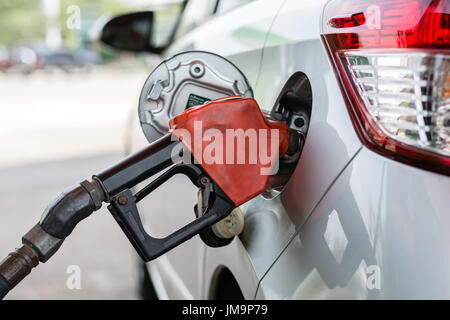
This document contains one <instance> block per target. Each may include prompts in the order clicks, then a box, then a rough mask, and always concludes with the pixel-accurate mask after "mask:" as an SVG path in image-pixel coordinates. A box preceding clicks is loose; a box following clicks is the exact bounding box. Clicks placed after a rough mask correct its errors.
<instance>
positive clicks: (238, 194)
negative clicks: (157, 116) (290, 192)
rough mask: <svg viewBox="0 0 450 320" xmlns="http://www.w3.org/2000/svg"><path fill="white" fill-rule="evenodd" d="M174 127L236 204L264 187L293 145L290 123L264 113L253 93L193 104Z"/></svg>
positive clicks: (173, 130) (174, 121)
mask: <svg viewBox="0 0 450 320" xmlns="http://www.w3.org/2000/svg"><path fill="white" fill-rule="evenodd" d="M169 127H170V131H171V132H172V134H174V135H176V136H177V137H178V138H179V139H180V141H181V142H182V143H183V144H184V145H185V146H186V147H187V148H188V150H189V151H190V152H191V154H192V155H193V157H194V158H195V160H196V161H197V162H198V163H199V164H200V165H201V167H202V168H203V169H204V170H205V171H206V173H207V174H208V175H209V176H210V177H211V179H212V180H214V182H215V183H217V185H218V186H219V187H220V188H221V189H222V190H223V192H224V193H225V194H226V195H227V196H228V197H229V198H230V199H231V200H232V201H233V203H234V205H235V206H239V205H241V204H242V203H244V202H246V201H248V200H250V199H252V198H254V197H255V196H257V195H259V194H261V193H262V192H264V190H265V189H266V187H267V184H268V181H269V176H270V175H271V174H274V173H276V170H277V168H278V159H279V158H281V157H283V156H284V155H285V154H286V151H287V149H288V146H289V128H288V126H287V125H286V124H285V123H284V122H277V121H271V120H268V119H266V118H264V116H263V114H262V112H261V110H260V109H259V106H258V104H257V102H256V101H255V100H254V99H251V98H245V99H239V98H234V99H233V98H232V99H226V100H216V101H212V102H209V103H207V104H205V105H201V106H197V107H193V108H190V109H188V110H186V111H184V112H183V113H181V114H179V115H177V116H175V117H174V118H172V119H171V120H170V122H169Z"/></svg>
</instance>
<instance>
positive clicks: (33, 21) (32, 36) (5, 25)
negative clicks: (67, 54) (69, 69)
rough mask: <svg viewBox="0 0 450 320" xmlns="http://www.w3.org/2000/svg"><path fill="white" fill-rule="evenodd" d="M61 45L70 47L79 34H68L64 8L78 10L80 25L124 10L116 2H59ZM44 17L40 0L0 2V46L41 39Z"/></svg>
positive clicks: (68, 0) (124, 10)
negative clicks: (74, 7)
mask: <svg viewBox="0 0 450 320" xmlns="http://www.w3.org/2000/svg"><path fill="white" fill-rule="evenodd" d="M60 1H61V15H60V21H59V24H60V25H61V27H62V35H63V41H64V42H65V44H66V45H68V46H69V47H70V46H74V45H77V43H78V42H79V39H78V38H79V36H80V34H79V33H77V32H76V31H75V32H74V31H73V30H68V29H67V26H66V19H67V17H68V14H67V13H66V10H67V7H69V6H70V5H78V6H79V7H80V8H81V17H82V23H83V19H84V18H85V17H90V18H93V17H98V16H100V15H101V14H105V13H107V14H111V15H113V14H116V13H123V12H126V11H127V10H128V9H127V8H126V7H125V6H124V5H123V4H121V3H119V2H118V1H117V0H94V1H92V0H60ZM46 24H47V21H46V17H45V14H44V11H43V6H42V3H41V0H0V45H6V46H9V47H13V46H16V45H21V44H26V43H29V42H30V41H33V40H36V39H43V38H44V37H45V28H46Z"/></svg>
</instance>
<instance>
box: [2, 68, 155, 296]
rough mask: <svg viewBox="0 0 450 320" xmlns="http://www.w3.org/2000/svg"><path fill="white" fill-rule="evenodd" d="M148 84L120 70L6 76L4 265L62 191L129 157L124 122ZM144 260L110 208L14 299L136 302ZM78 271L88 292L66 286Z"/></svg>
mask: <svg viewBox="0 0 450 320" xmlns="http://www.w3.org/2000/svg"><path fill="white" fill-rule="evenodd" d="M145 76H146V75H145V74H144V73H143V72H142V73H139V72H124V71H121V72H119V71H111V70H102V71H93V72H91V73H88V74H85V73H82V74H75V75H66V74H52V75H48V74H40V75H32V76H31V77H24V76H19V75H0V181H1V183H0V256H1V257H3V256H4V255H6V254H7V253H8V252H9V251H10V250H11V249H14V247H15V246H16V245H18V244H19V243H20V237H21V235H22V234H23V233H25V232H26V231H27V230H28V229H29V228H30V227H32V226H33V225H34V224H35V223H36V222H37V220H38V219H39V217H40V215H41V213H42V211H43V210H44V208H45V206H46V205H47V203H48V202H49V201H50V200H51V199H53V198H54V197H55V196H56V195H57V194H58V193H60V192H61V191H62V190H63V189H65V188H66V187H68V186H71V185H73V184H75V183H77V182H79V181H81V180H84V179H85V178H86V177H90V175H91V174H92V173H93V172H98V171H99V170H102V169H103V168H105V167H107V166H108V165H110V164H113V163H114V162H116V161H117V160H118V159H120V158H121V157H122V153H121V152H122V151H121V150H122V149H123V134H124V128H125V122H126V120H127V117H128V115H129V113H130V108H133V109H134V110H136V109H135V108H136V101H137V97H138V94H139V91H140V88H141V86H142V84H143V82H144V80H145ZM135 258H136V257H135V254H134V252H133V249H132V248H131V245H130V244H129V243H128V241H126V239H125V236H124V235H123V233H122V232H121V231H120V229H119V227H118V226H117V224H116V222H115V221H114V220H113V219H112V217H111V216H110V214H109V212H108V211H107V210H106V208H105V209H102V210H101V211H99V212H97V213H95V214H94V215H92V216H91V217H89V219H88V221H83V222H82V223H81V224H80V225H79V227H77V228H76V230H75V231H74V234H73V236H71V237H70V238H69V239H67V240H66V241H65V243H64V244H63V247H62V249H61V250H60V251H59V252H58V253H57V254H56V255H55V256H54V258H53V259H52V260H51V261H49V262H47V263H46V264H45V265H40V266H39V267H38V268H37V269H35V270H34V272H33V273H32V274H31V275H30V276H29V277H28V278H27V280H26V281H24V282H23V283H22V284H20V285H19V286H18V287H17V288H16V289H15V290H14V291H13V292H11V293H10V294H9V295H8V298H10V299H36V298H39V299H116V298H120V299H134V298H137V294H136V290H135V277H136V274H135V270H134V266H135V263H134V262H135ZM71 265H76V266H79V267H80V270H81V289H79V290H76V289H75V290H70V289H68V288H67V286H66V282H67V279H68V277H69V274H67V273H66V271H67V268H68V267H69V266H71Z"/></svg>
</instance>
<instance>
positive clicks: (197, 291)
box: [139, 0, 281, 299]
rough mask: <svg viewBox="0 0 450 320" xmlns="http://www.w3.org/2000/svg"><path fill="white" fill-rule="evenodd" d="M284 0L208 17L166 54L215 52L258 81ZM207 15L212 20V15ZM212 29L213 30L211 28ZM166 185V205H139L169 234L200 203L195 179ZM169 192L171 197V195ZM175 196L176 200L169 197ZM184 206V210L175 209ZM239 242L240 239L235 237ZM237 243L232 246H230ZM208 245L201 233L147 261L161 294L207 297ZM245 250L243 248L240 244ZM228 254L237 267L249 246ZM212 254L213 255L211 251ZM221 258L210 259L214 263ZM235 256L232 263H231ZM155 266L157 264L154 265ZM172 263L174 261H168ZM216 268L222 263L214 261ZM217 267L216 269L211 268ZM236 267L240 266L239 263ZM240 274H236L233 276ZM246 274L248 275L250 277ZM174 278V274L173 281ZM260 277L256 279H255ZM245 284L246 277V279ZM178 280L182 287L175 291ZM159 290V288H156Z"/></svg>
mask: <svg viewBox="0 0 450 320" xmlns="http://www.w3.org/2000/svg"><path fill="white" fill-rule="evenodd" d="M280 5H281V2H277V1H268V0H258V1H253V2H250V3H248V4H244V5H243V6H241V7H238V8H236V9H234V10H231V11H229V12H227V13H225V14H223V15H220V16H217V17H215V18H214V19H209V18H208V17H205V23H204V24H202V25H200V26H199V27H197V28H196V29H194V30H192V31H191V32H189V33H187V34H186V35H184V36H183V37H181V38H180V39H179V40H177V41H176V42H175V43H174V44H172V45H171V47H170V48H168V50H167V52H166V53H165V55H166V56H170V55H172V54H175V53H178V52H180V51H186V50H204V51H212V52H214V53H216V54H219V55H222V56H225V57H227V58H229V59H230V60H231V61H232V62H233V63H235V64H236V66H237V67H238V68H240V69H241V70H242V71H243V72H244V74H245V75H246V76H247V78H248V80H249V82H250V83H251V84H254V82H255V81H256V78H257V74H258V71H259V66H260V63H261V55H262V48H263V45H264V40H265V34H266V33H267V30H268V29H269V27H270V25H271V23H272V21H273V18H274V17H275V14H276V12H277V10H278V8H279V7H280ZM248 11H250V12H252V13H254V14H252V15H248V16H247V18H246V19H242V16H243V13H245V12H248ZM208 19H209V20H208ZM211 30H214V32H211ZM164 187H165V188H163V189H161V193H160V195H161V196H162V195H163V194H164V195H166V196H167V197H168V204H167V205H166V206H165V207H161V208H154V207H152V205H151V204H150V201H151V198H150V199H149V200H148V201H147V202H146V203H143V204H140V206H139V208H140V210H141V212H142V213H143V215H144V216H147V217H146V219H144V223H145V226H146V229H148V230H149V232H150V233H152V234H155V235H167V234H168V233H169V232H171V231H174V230H175V227H174V226H178V227H181V226H182V225H185V224H187V223H189V222H190V221H192V219H193V218H194V213H193V205H194V204H195V202H196V198H195V196H193V194H191V195H190V196H189V197H188V196H186V190H190V189H192V184H191V183H190V182H188V181H181V180H177V181H171V182H168V183H167V184H166V185H165V186H164ZM168 195H170V196H168ZM171 199H176V201H171ZM177 207H178V208H183V210H180V209H177ZM149 211H152V212H153V211H157V212H160V213H162V214H159V215H155V214H153V215H152V214H151V213H150V212H149ZM237 241H239V240H237ZM236 247H239V246H234V247H233V246H231V247H230V248H228V249H223V250H227V251H229V250H232V249H231V248H236ZM205 250H206V249H205V245H204V244H203V242H202V241H201V240H200V238H199V237H194V238H193V239H191V240H189V241H187V242H186V243H184V244H182V245H180V246H179V247H177V248H175V249H174V250H172V251H170V252H169V253H167V254H166V255H165V256H164V257H161V258H158V259H156V260H155V261H153V262H151V263H149V264H148V265H149V268H151V269H152V272H151V274H152V273H156V272H158V274H157V275H151V276H152V279H153V277H155V279H156V278H158V279H160V280H162V283H163V284H164V289H165V292H163V290H162V289H161V290H160V291H161V294H162V295H163V296H164V295H167V296H168V297H170V298H178V299H180V298H181V299H191V298H206V297H207V295H208V294H209V291H208V290H206V289H202V288H203V286H202V278H203V276H202V275H203V274H204V272H207V273H208V272H210V273H211V274H213V273H214V270H212V269H211V267H210V265H208V266H207V268H206V269H204V254H205ZM239 250H242V249H239ZM239 250H238V252H236V253H234V254H229V255H227V256H228V257H231V258H229V259H228V263H227V265H228V267H229V268H232V266H233V265H235V266H237V265H239V264H242V263H243V260H242V259H240V258H239V256H240V255H242V254H243V253H244V252H245V251H242V252H239ZM208 256H215V254H213V253H211V254H209V255H208ZM216 260H217V259H212V260H211V259H208V261H211V262H212V263H213V264H214V261H216ZM233 261H234V262H233ZM152 265H156V267H152ZM169 265H170V266H169ZM249 266H250V264H247V265H246V268H245V270H246V271H245V272H244V271H243V268H240V269H239V270H240V273H241V272H242V274H248V273H249V272H252V268H249ZM216 267H217V268H218V267H219V266H216ZM213 269H214V268H213ZM233 269H235V271H236V270H238V268H237V267H233ZM235 276H236V275H235ZM247 277H248V276H245V278H247ZM172 279H175V280H173V281H172ZM252 279H253V278H252ZM255 279H256V278H255ZM208 283H209V282H208ZM244 283H245V282H244ZM257 284H258V281H251V282H249V284H248V285H243V284H241V285H242V286H243V289H245V290H244V291H245V292H244V294H245V295H246V297H252V296H253V295H254V293H255V291H256V288H257ZM177 285H178V286H179V288H180V289H179V290H177ZM157 290H158V289H157Z"/></svg>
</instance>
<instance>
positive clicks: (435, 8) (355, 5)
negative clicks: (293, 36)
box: [322, 0, 450, 175]
mask: <svg viewBox="0 0 450 320" xmlns="http://www.w3.org/2000/svg"><path fill="white" fill-rule="evenodd" d="M322 37H323V40H324V43H325V45H326V48H327V49H328V51H329V55H330V57H331V59H332V62H333V66H334V68H335V71H336V75H337V77H338V79H339V81H340V84H341V88H342V91H343V94H344V98H345V99H346V103H347V105H348V109H349V111H350V115H351V117H352V121H353V123H354V126H355V128H356V131H357V132H358V135H359V137H360V139H361V140H362V142H363V143H364V144H365V145H366V146H368V147H369V148H370V149H372V150H374V151H376V152H379V153H381V154H383V155H385V156H388V157H390V158H392V159H395V160H398V161H402V162H405V163H408V164H411V165H414V166H417V167H421V168H425V169H428V170H432V171H436V172H440V173H444V174H447V175H450V75H449V70H450V3H449V1H448V0H444V1H441V0H386V1H365V0H335V1H331V2H330V3H328V4H327V6H326V7H325V10H324V15H323V36H322Z"/></svg>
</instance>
